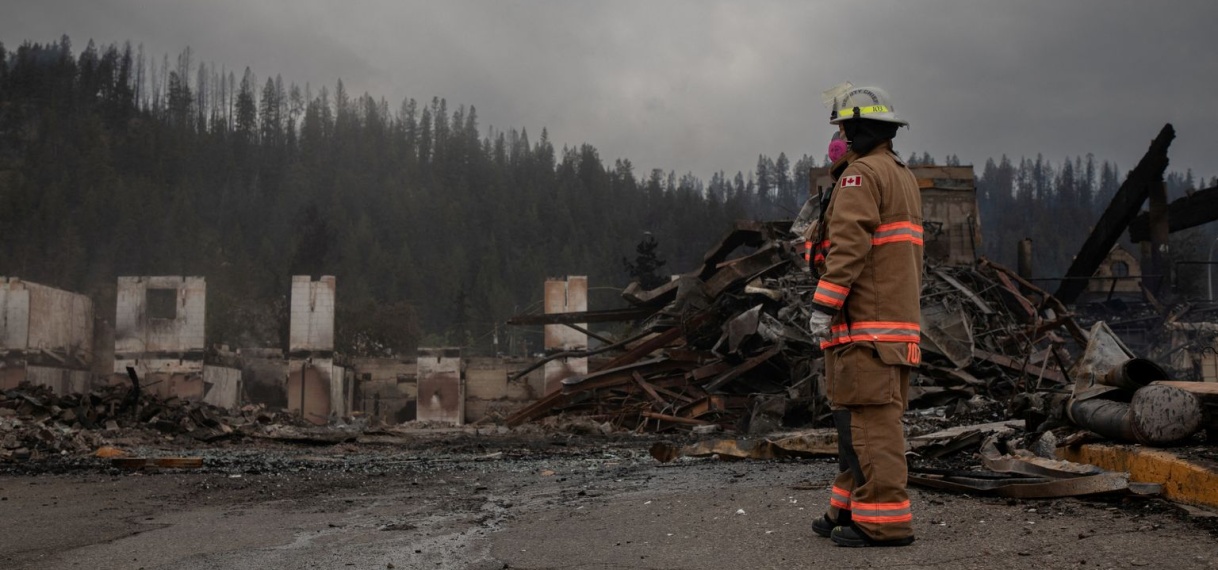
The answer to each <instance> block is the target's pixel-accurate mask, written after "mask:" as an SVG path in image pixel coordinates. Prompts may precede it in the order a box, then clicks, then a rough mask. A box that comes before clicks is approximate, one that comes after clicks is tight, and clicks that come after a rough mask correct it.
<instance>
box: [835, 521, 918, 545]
mask: <svg viewBox="0 0 1218 570" xmlns="http://www.w3.org/2000/svg"><path fill="white" fill-rule="evenodd" d="M830 538H832V539H833V544H836V545H838V546H852V547H858V546H909V545H910V544H913V541H914V537H912V536H907V537H905V538H894V539H892V540H876V539H874V538H871V537H870V536H867V533H865V532H863V531H861V530H859V529H858V528H857V527H855V526H854V525H844V526H839V527H837V528H835V529H833V532H832V533H831V536H830Z"/></svg>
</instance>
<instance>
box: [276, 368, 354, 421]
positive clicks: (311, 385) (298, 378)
mask: <svg viewBox="0 0 1218 570" xmlns="http://www.w3.org/2000/svg"><path fill="white" fill-rule="evenodd" d="M353 389H354V386H353V382H352V379H351V378H350V377H349V376H348V375H347V369H346V368H344V367H342V366H338V365H336V364H335V363H334V361H333V360H332V359H329V358H320V359H293V360H291V361H289V362H288V374H287V381H286V382H285V390H286V392H287V403H288V405H287V409H288V410H291V411H294V412H297V413H300V410H301V409H302V407H303V409H304V418H305V419H306V420H308V421H310V422H312V423H315V424H318V425H321V424H325V423H327V422H329V421H330V420H331V419H332V418H338V417H346V416H349V415H351V410H350V408H349V407H348V404H347V402H349V401H351V400H352V398H351V393H352V391H353ZM302 404H303V406H302Z"/></svg>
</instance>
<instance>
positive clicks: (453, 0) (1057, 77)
mask: <svg viewBox="0 0 1218 570" xmlns="http://www.w3.org/2000/svg"><path fill="white" fill-rule="evenodd" d="M0 9H2V11H0V14H2V15H0V41H3V42H4V43H5V45H6V46H7V47H9V48H14V47H16V46H17V45H19V44H20V43H22V42H23V41H26V40H31V41H53V40H56V39H58V38H59V36H60V35H62V34H67V35H69V36H70V37H71V38H72V40H73V44H74V46H75V47H76V49H78V50H79V49H82V48H83V47H84V45H85V44H86V42H87V41H88V40H89V39H93V40H94V41H95V42H97V43H98V44H103V45H104V44H109V43H113V42H119V43H121V42H123V41H128V40H129V41H131V42H132V44H133V45H138V44H141V43H142V44H143V45H144V47H145V50H146V51H147V52H148V53H150V54H157V57H158V58H159V54H164V53H168V54H169V55H170V59H171V61H172V60H173V58H174V57H175V56H176V54H177V53H178V52H180V51H181V50H182V49H183V48H185V47H187V46H189V47H190V48H191V49H192V50H193V53H194V59H195V61H204V62H208V63H214V64H216V65H218V66H224V67H226V68H227V69H230V70H236V71H237V73H238V74H240V72H241V70H243V69H244V68H245V67H246V66H249V67H250V68H251V69H252V70H253V71H254V73H255V74H257V76H258V77H259V78H260V79H262V78H266V77H268V76H274V75H281V76H282V77H283V79H284V81H285V82H295V83H298V84H300V85H304V84H306V83H309V84H311V85H312V86H313V87H314V90H316V89H317V88H318V87H319V86H321V85H330V86H333V85H334V83H335V82H336V81H337V80H338V79H340V78H341V79H342V81H343V83H344V85H345V86H346V88H347V90H348V92H351V93H363V92H367V93H369V94H371V95H373V96H374V97H376V98H382V97H383V98H385V99H386V100H387V101H388V102H389V104H390V107H391V108H394V109H396V108H397V107H398V105H399V104H400V103H401V101H402V99H403V98H406V97H412V98H415V99H418V100H420V101H427V100H430V99H431V98H432V97H433V96H439V97H442V98H445V99H447V101H448V105H449V108H450V109H455V108H456V107H457V106H458V105H466V106H471V105H472V106H474V107H476V109H477V112H478V116H479V120H480V127H481V128H482V129H483V130H484V131H485V130H486V129H487V128H489V127H494V128H496V129H498V130H505V129H508V128H516V129H520V128H526V129H528V132H529V134H530V137H531V138H532V139H533V140H536V139H537V137H538V135H539V134H540V131H541V129H542V128H543V127H544V128H546V129H548V131H549V136H550V139H551V140H552V141H553V142H554V144H555V145H556V146H558V147H560V148H561V147H562V146H563V145H577V144H580V143H585V142H586V143H590V144H592V145H593V146H595V147H596V148H597V149H598V150H599V151H600V155H601V157H602V159H604V160H605V161H606V162H608V163H611V162H612V160H613V159H616V158H627V159H629V160H631V162H633V163H634V165H635V168H636V173H638V174H640V175H643V174H645V173H646V172H647V171H648V170H650V169H651V168H661V169H664V170H666V171H667V170H675V171H677V172H678V173H685V172H692V173H694V174H695V175H697V176H699V177H702V178H703V179H706V178H708V177H709V176H710V175H711V174H712V173H713V172H715V171H718V170H724V171H726V172H727V173H728V174H729V175H733V174H734V173H735V172H736V171H745V172H748V171H749V170H751V169H752V168H753V167H754V166H755V165H756V163H757V156H758V155H759V154H765V155H768V156H770V157H772V158H773V157H777V155H778V153H780V152H786V153H787V155H788V157H790V158H791V160H792V162H793V161H794V160H795V159H797V158H798V157H800V156H802V155H804V154H809V155H813V156H816V157H820V156H822V155H823V154H824V152H825V146H826V144H827V142H828V138H829V136H830V134H831V133H832V130H833V129H832V128H831V127H830V126H829V125H828V124H827V118H828V111H827V110H826V109H825V108H824V107H823V106H822V105H821V102H820V92H821V91H822V90H824V89H827V88H829V87H831V86H833V85H835V84H837V83H840V82H842V81H847V80H848V81H851V82H853V83H854V84H855V85H877V86H880V87H883V88H885V89H887V90H888V91H889V92H890V93H891V94H892V97H893V103H894V106H895V107H896V108H897V110H898V112H899V113H901V114H902V115H904V117H905V118H906V119H908V120H909V121H910V122H911V123H912V127H911V129H909V130H902V131H901V132H900V134H898V137H897V141H896V142H897V147H898V149H900V150H903V151H905V152H911V151H916V152H918V153H921V152H929V153H930V154H931V155H932V156H934V157H936V158H938V159H942V158H943V157H944V156H945V155H947V154H949V153H954V154H957V155H958V156H959V157H960V159H961V160H962V161H963V162H964V163H973V164H976V165H977V166H978V170H980V166H981V165H983V164H984V162H985V160H986V159H987V158H991V157H993V158H997V157H999V156H1001V155H1003V154H1005V155H1007V156H1009V157H1011V158H1012V159H1015V160H1017V159H1018V158H1019V157H1021V156H1028V157H1034V156H1035V155H1036V154H1037V153H1042V154H1043V155H1044V157H1045V158H1046V159H1048V160H1050V161H1052V162H1054V163H1055V164H1056V163H1059V162H1060V161H1061V160H1062V159H1063V158H1064V157H1067V156H1069V157H1074V156H1077V155H1086V154H1087V153H1092V154H1094V155H1095V157H1096V158H1097V159H1107V160H1112V161H1116V162H1117V163H1118V164H1119V165H1120V167H1121V168H1122V170H1128V169H1130V168H1132V167H1133V166H1134V164H1135V163H1136V161H1137V160H1138V158H1140V157H1141V155H1142V154H1143V153H1144V152H1145V151H1146V149H1147V147H1148V145H1149V143H1150V141H1151V139H1152V138H1154V136H1155V135H1156V134H1157V133H1158V131H1159V129H1160V128H1161V127H1162V126H1163V124H1164V123H1169V122H1170V123H1172V124H1173V125H1174V126H1175V128H1176V131H1177V138H1176V140H1175V142H1174V143H1173V145H1172V150H1171V152H1170V156H1171V166H1170V168H1171V169H1172V170H1179V171H1184V170H1185V169H1189V168H1191V169H1192V170H1193V171H1194V172H1195V173H1196V174H1197V175H1201V176H1206V177H1209V176H1213V175H1218V163H1216V162H1215V157H1218V152H1216V151H1218V108H1216V107H1215V105H1214V101H1215V99H1216V97H1215V87H1218V85H1216V84H1218V57H1216V56H1215V54H1214V51H1213V50H1214V44H1213V41H1212V39H1211V37H1212V33H1211V30H1210V28H1211V27H1212V25H1213V23H1214V22H1215V21H1218V3H1216V2H1212V1H1211V0H1207V1H1165V2H1141V1H1131V0H1106V1H1099V0H1093V1H1061V0H1059V1H1047V0H1044V1H1041V0H1034V1H1021V2H997V1H982V0H970V1H963V0H961V1H946V0H945V1H913V0H888V1H872V2H861V1H856V2H816V1H757V0H750V1H748V2H716V1H708V0H698V1H661V0H648V1H613V2H592V1H579V0H562V1H551V2H523V1H483V2H473V1H461V0H446V1H443V2H430V1H429V2H415V1H402V0H394V1H344V2H338V1H334V2H324V1H320V0H259V1H252V2H251V1H243V2H237V1H212V0H209V1H206V2H187V1H180V2H178V1H175V2H169V1H155V0H92V1H88V2H68V1H62V0H40V1H37V2H32V1H31V2H15V1H11V0H5V1H3V2H0Z"/></svg>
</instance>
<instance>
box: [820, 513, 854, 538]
mask: <svg viewBox="0 0 1218 570" xmlns="http://www.w3.org/2000/svg"><path fill="white" fill-rule="evenodd" d="M849 524H850V515H849V514H848V513H846V514H840V515H838V516H837V522H833V519H831V518H829V514H828V513H825V515H824V516H822V517H821V518H819V519H816V520H814V521H812V532H815V533H816V534H817V535H819V536H823V537H825V538H829V535H830V534H833V529H834V527H839V526H842V525H849Z"/></svg>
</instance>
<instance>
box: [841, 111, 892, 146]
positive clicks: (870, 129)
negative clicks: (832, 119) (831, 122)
mask: <svg viewBox="0 0 1218 570" xmlns="http://www.w3.org/2000/svg"><path fill="white" fill-rule="evenodd" d="M842 124H843V125H845V127H846V140H847V141H850V150H852V151H854V152H855V153H857V154H859V155H865V154H867V153H869V152H871V149H873V148H875V147H876V146H878V145H879V144H880V143H882V142H884V141H886V140H892V137H895V136H896V135H897V129H899V128H901V125H899V124H897V123H890V122H888V121H877V120H874V119H849V120H847V121H845V122H843V123H842Z"/></svg>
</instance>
